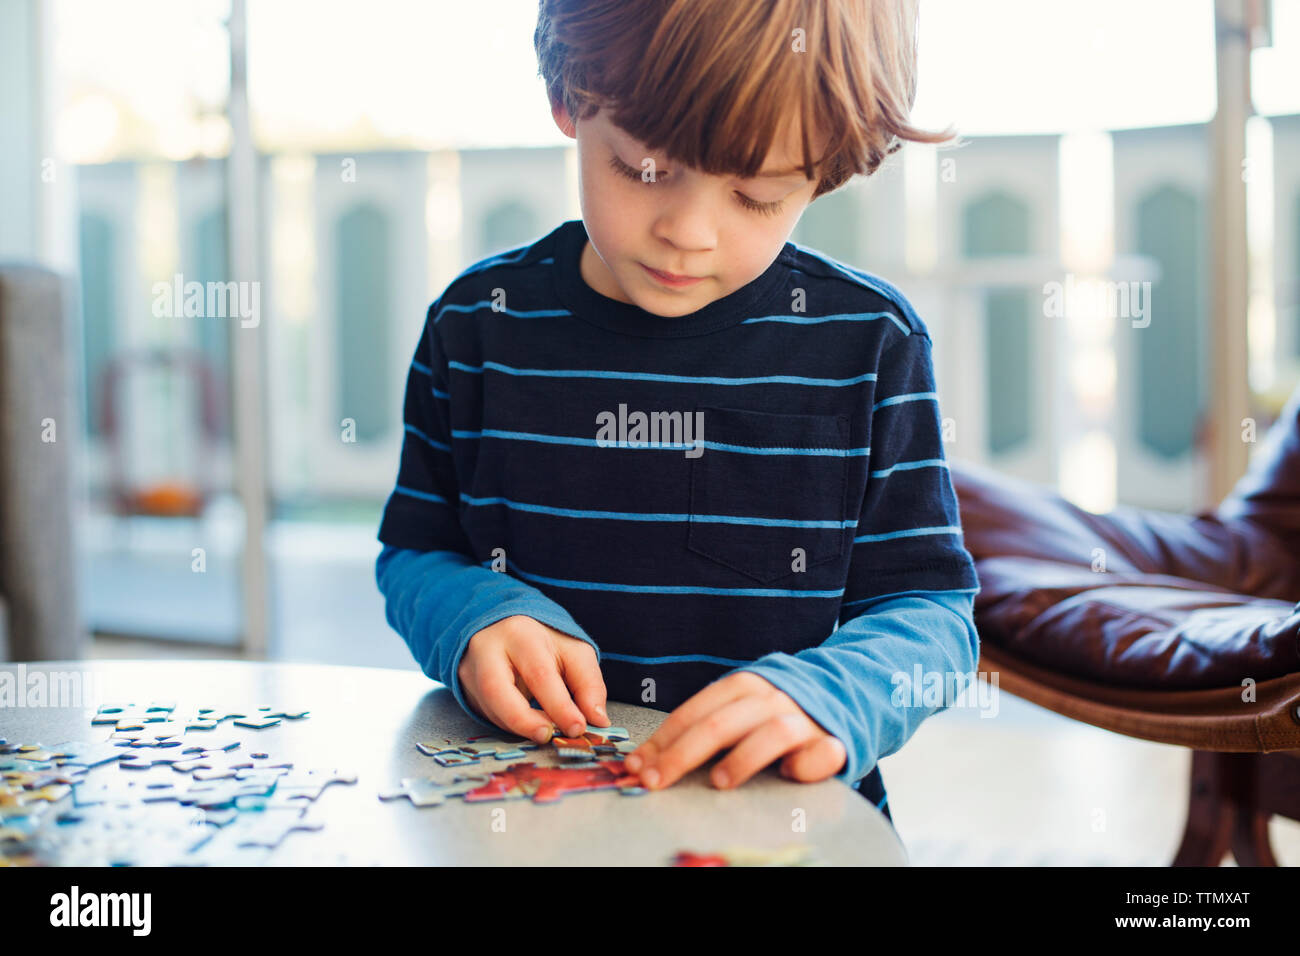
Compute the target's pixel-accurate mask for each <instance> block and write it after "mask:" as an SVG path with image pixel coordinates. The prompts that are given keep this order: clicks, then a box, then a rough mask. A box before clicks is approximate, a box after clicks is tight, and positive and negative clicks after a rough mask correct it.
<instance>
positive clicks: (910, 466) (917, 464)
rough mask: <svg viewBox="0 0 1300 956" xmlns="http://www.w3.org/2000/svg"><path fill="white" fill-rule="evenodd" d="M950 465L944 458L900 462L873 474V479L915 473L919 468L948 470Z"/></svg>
mask: <svg viewBox="0 0 1300 956" xmlns="http://www.w3.org/2000/svg"><path fill="white" fill-rule="evenodd" d="M947 467H948V463H947V462H946V461H944V460H943V459H942V458H923V459H920V460H918V461H900V462H899V463H898V464H896V465H893V466H891V467H889V468H881V469H880V470H878V471H873V472H871V477H872V478H887V477H889V476H890V475H891V474H893V473H894V472H896V471H913V470H915V469H917V468H947Z"/></svg>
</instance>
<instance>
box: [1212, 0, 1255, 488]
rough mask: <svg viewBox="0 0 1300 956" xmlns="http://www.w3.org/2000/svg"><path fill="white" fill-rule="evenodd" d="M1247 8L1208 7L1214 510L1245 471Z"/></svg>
mask: <svg viewBox="0 0 1300 956" xmlns="http://www.w3.org/2000/svg"><path fill="white" fill-rule="evenodd" d="M1246 6H1247V0H1215V3H1214V37H1215V43H1214V45H1215V51H1216V56H1215V64H1216V75H1217V87H1218V109H1217V110H1216V111H1215V114H1214V121H1213V123H1212V124H1211V126H1210V132H1211V142H1212V144H1213V145H1212V147H1211V148H1212V150H1213V160H1212V164H1211V180H1210V182H1211V190H1210V191H1211V196H1212V198H1213V203H1212V205H1213V208H1212V212H1211V218H1210V286H1211V294H1210V317H1209V345H1210V365H1211V369H1212V371H1211V377H1210V394H1209V398H1208V401H1207V413H1208V423H1207V424H1208V428H1207V433H1208V436H1209V445H1208V448H1207V451H1208V452H1209V486H1208V488H1207V489H1206V491H1207V493H1208V495H1209V498H1210V500H1209V501H1208V502H1206V504H1216V503H1218V502H1219V501H1221V500H1222V499H1223V497H1224V496H1225V495H1226V494H1227V493H1228V492H1229V491H1230V490H1231V489H1232V486H1233V484H1234V483H1235V482H1236V481H1237V479H1238V478H1239V477H1240V476H1241V475H1242V473H1243V472H1245V470H1246V465H1247V464H1248V462H1249V451H1248V448H1247V445H1246V443H1245V442H1243V441H1242V439H1241V428H1242V424H1241V423H1242V419H1244V418H1246V417H1247V416H1248V415H1249V414H1250V380H1249V372H1248V367H1249V366H1248V361H1249V360H1248V354H1247V342H1248V339H1247V326H1246V311H1247V303H1248V296H1249V288H1248V284H1247V279H1248V275H1247V246H1246V182H1245V176H1244V175H1243V173H1244V170H1245V159H1246V119H1247V117H1249V116H1250V114H1251V111H1252V110H1251V102H1250V46H1251V44H1250V23H1249V18H1248V17H1247V13H1246Z"/></svg>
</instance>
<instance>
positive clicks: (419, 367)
mask: <svg viewBox="0 0 1300 956" xmlns="http://www.w3.org/2000/svg"><path fill="white" fill-rule="evenodd" d="M411 368H413V369H415V370H416V371H417V372H419V373H421V374H422V375H432V374H433V369H431V368H429V366H427V365H425V364H424V363H423V362H417V361H416V360H415V359H411Z"/></svg>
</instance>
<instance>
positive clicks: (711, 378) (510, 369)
mask: <svg viewBox="0 0 1300 956" xmlns="http://www.w3.org/2000/svg"><path fill="white" fill-rule="evenodd" d="M447 364H448V365H449V366H450V367H451V368H454V369H456V370H457V371H460V372H469V373H471V374H474V375H478V374H481V373H482V372H483V371H484V370H485V369H491V370H492V371H494V372H501V373H503V374H505V375H523V376H530V375H531V376H538V377H542V378H608V379H615V380H618V381H641V382H680V383H684V384H688V385H818V386H825V387H828V388H839V387H842V386H845V385H857V384H860V383H861V382H874V381H875V380H876V373H875V372H867V373H865V374H862V375H855V376H853V377H852V378H807V377H805V376H802V375H757V376H751V377H747V378H727V377H723V376H718V375H668V374H664V373H660V372H616V371H606V370H604V369H594V368H568V369H559V368H515V367H514V366H512V365H502V364H501V363H500V362H484V363H483V364H482V365H467V364H465V363H464V362H457V361H451V362H448V363H447Z"/></svg>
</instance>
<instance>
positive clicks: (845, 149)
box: [534, 0, 951, 198]
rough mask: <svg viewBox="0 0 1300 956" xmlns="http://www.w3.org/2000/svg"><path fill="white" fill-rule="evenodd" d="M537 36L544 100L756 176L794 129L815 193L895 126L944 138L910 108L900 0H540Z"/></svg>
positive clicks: (869, 167) (911, 44)
mask: <svg viewBox="0 0 1300 956" xmlns="http://www.w3.org/2000/svg"><path fill="white" fill-rule="evenodd" d="M534 42H535V44H536V46H537V50H538V59H539V65H540V68H541V69H540V72H541V73H542V74H543V75H544V76H545V78H546V81H547V89H548V93H549V94H550V96H551V100H552V102H553V103H560V104H563V105H564V106H565V107H566V109H567V110H568V112H569V115H570V116H571V117H573V119H574V120H578V119H586V118H590V117H591V116H593V115H594V114H595V113H596V112H597V110H599V109H605V110H607V111H608V112H609V114H610V119H611V121H612V122H613V123H614V124H615V125H616V126H618V127H619V128H621V129H623V130H624V131H626V132H627V133H628V134H629V135H631V136H633V137H635V138H636V139H638V140H640V141H642V142H643V143H645V145H646V146H647V147H648V148H650V149H653V150H657V151H662V152H663V153H664V154H665V155H666V156H667V157H668V158H669V159H670V160H671V161H672V162H675V163H683V164H686V165H688V166H690V167H692V168H694V169H698V170H700V171H702V172H705V173H709V174H713V175H737V176H741V177H745V178H748V177H752V176H755V175H757V174H758V173H759V172H760V171H762V169H763V165H764V163H765V162H766V160H767V157H768V154H769V152H770V150H771V149H772V147H773V145H774V144H775V143H777V142H778V139H779V138H783V137H789V136H795V135H797V136H798V142H799V147H798V150H797V151H796V153H795V154H794V155H792V156H791V157H790V164H791V165H798V166H799V167H800V168H801V170H802V171H803V173H804V175H805V177H806V178H808V179H817V180H819V183H818V189H817V192H816V193H815V194H814V198H815V196H816V195H821V194H822V193H825V192H829V191H830V190H832V189H835V188H837V187H839V186H840V185H842V184H843V183H844V182H845V181H847V180H848V178H849V177H850V176H852V175H854V174H856V173H865V174H870V173H872V172H874V171H875V170H876V168H877V167H878V166H879V164H880V163H881V162H882V161H883V160H884V159H885V157H886V156H887V155H889V154H890V153H892V152H894V151H896V150H897V149H898V148H899V147H900V146H901V145H902V143H901V142H900V140H901V139H910V140H917V141H923V142H943V141H945V140H947V139H950V138H951V136H950V135H949V134H948V133H928V132H925V131H922V130H918V129H916V128H915V127H913V126H911V124H910V123H909V122H908V118H907V117H908V113H909V111H910V108H911V104H912V101H913V99H914V97H915V79H914V64H915V7H914V3H912V2H910V0H887V2H886V0H876V2H871V0H857V2H834V0H770V2H763V3H756V2H736V0H639V2H635V3H629V2H627V0H614V2H602V0H597V2H591V0H588V2H564V0H540V15H539V18H538V26H537V32H536V34H535V36H534ZM782 141H783V140H782ZM819 141H820V142H824V143H825V149H824V152H822V153H821V155H814V154H813V150H814V149H815V148H816V146H817V144H818V143H819Z"/></svg>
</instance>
